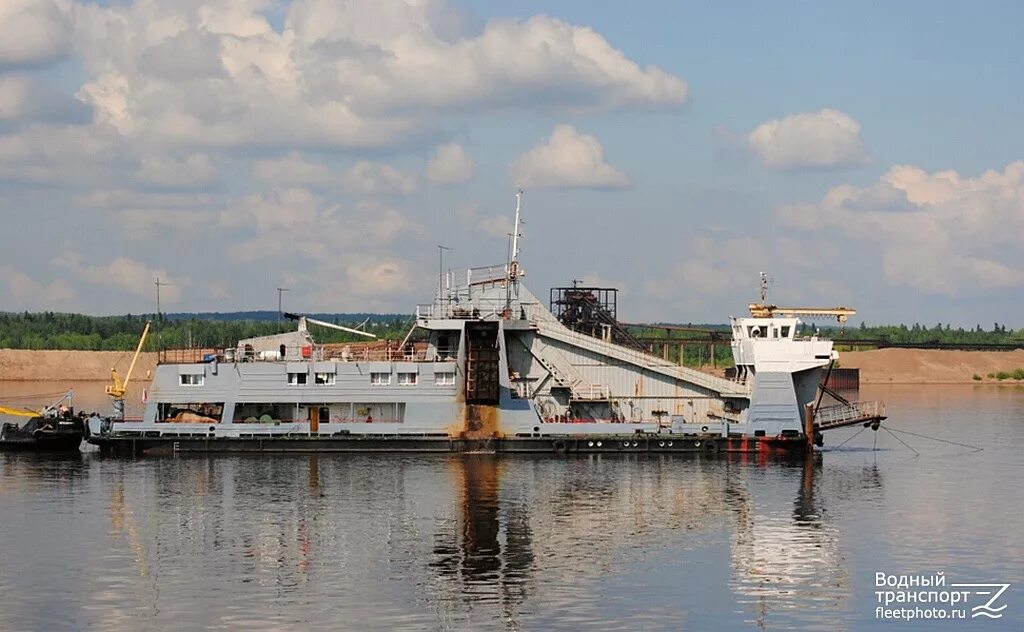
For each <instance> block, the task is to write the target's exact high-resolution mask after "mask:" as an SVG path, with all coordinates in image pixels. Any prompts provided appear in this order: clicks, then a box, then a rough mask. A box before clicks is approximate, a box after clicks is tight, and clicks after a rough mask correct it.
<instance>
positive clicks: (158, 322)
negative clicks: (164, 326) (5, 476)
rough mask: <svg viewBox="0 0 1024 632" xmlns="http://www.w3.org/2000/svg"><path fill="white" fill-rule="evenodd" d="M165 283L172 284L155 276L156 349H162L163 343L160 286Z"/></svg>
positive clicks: (165, 284)
mask: <svg viewBox="0 0 1024 632" xmlns="http://www.w3.org/2000/svg"><path fill="white" fill-rule="evenodd" d="M167 285H172V284H171V283H165V282H163V281H161V280H160V277H157V278H156V348H157V350H158V351H162V350H163V344H162V342H161V341H160V288H161V287H164V286H167Z"/></svg>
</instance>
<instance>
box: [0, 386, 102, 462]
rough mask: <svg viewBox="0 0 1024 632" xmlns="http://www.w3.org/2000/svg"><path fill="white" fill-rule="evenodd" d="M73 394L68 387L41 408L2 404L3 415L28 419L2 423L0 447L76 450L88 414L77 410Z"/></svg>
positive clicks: (49, 450)
mask: <svg viewBox="0 0 1024 632" xmlns="http://www.w3.org/2000/svg"><path fill="white" fill-rule="evenodd" d="M73 396H74V391H71V390H69V391H68V392H67V393H65V394H64V396H63V397H61V398H60V399H59V400H57V401H56V402H54V403H52V404H50V405H49V406H47V407H45V408H43V410H41V411H32V410H27V409H23V408H9V407H6V406H0V416H5V417H13V418H17V417H23V418H26V419H27V421H25V422H24V423H18V422H5V423H3V425H2V426H0V450H24V451H37V452H68V451H77V450H78V449H79V446H80V445H81V443H82V438H83V437H84V435H85V416H84V415H81V414H78V415H76V414H75V409H74V407H73V406H72V397H73Z"/></svg>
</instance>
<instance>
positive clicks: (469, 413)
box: [448, 403, 504, 439]
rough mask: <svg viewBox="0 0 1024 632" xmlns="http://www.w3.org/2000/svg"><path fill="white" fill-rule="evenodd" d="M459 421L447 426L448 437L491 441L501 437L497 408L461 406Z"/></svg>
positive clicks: (499, 415)
mask: <svg viewBox="0 0 1024 632" xmlns="http://www.w3.org/2000/svg"><path fill="white" fill-rule="evenodd" d="M459 413H460V414H459V419H458V420H457V421H456V422H455V423H453V424H451V425H450V426H448V436H449V437H452V438H458V439H493V438H495V437H501V436H503V434H504V433H503V432H502V430H501V413H500V411H499V409H498V407H497V406H491V405H487V404H461V403H460V406H459Z"/></svg>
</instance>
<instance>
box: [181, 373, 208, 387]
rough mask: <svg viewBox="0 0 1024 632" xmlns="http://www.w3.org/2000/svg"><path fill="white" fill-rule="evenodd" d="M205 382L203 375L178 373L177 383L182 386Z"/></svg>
mask: <svg viewBox="0 0 1024 632" xmlns="http://www.w3.org/2000/svg"><path fill="white" fill-rule="evenodd" d="M205 382H206V376H205V375H189V374H185V375H179V376H178V383H179V384H181V385H182V386H202V385H203V384H204V383H205Z"/></svg>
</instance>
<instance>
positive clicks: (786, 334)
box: [782, 325, 789, 338]
mask: <svg viewBox="0 0 1024 632" xmlns="http://www.w3.org/2000/svg"><path fill="white" fill-rule="evenodd" d="M782 337H783V338H789V325H783V326H782Z"/></svg>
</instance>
